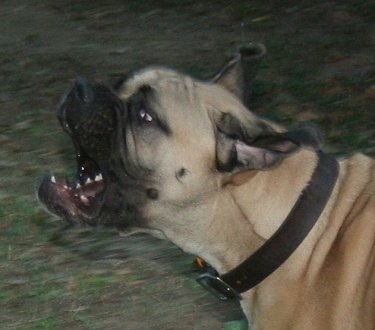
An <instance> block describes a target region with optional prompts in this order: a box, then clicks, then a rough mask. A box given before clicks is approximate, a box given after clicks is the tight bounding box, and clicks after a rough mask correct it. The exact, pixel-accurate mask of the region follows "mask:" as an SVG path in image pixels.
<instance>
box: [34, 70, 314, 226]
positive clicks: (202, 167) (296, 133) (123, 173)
mask: <svg viewBox="0 0 375 330" xmlns="http://www.w3.org/2000/svg"><path fill="white" fill-rule="evenodd" d="M236 70H237V71H236ZM236 70H231V68H227V69H226V70H225V71H223V72H222V73H221V74H219V75H217V76H216V77H215V79H214V80H213V81H210V82H202V81H198V80H195V79H193V78H191V77H189V76H186V75H183V74H180V73H178V72H176V71H173V70H168V69H164V68H149V69H146V70H143V71H139V72H136V73H134V74H132V75H130V76H128V78H127V79H125V80H124V81H122V82H121V83H120V84H119V85H118V86H117V88H116V89H111V88H108V87H106V86H103V85H101V84H95V83H90V82H88V81H86V80H84V79H79V80H77V81H76V82H75V84H74V86H73V89H72V90H71V91H70V92H69V93H68V94H67V95H66V96H65V98H64V99H63V101H62V104H61V105H60V108H59V110H58V117H59V120H60V123H61V125H62V127H63V129H64V130H65V131H66V132H67V133H68V134H69V135H70V136H71V138H72V140H73V143H74V146H75V149H76V157H77V175H76V178H75V179H74V180H73V182H68V181H66V180H56V179H55V178H54V177H49V178H46V179H45V180H44V181H43V182H42V184H41V186H40V188H39V192H38V195H39V198H40V200H41V201H42V203H44V204H45V205H46V207H47V208H48V209H49V210H50V211H51V212H53V213H55V214H57V215H58V216H60V217H63V218H65V219H66V220H68V221H69V222H71V223H86V224H90V225H113V226H116V227H118V228H121V229H124V228H133V227H137V228H149V229H154V230H158V231H161V232H164V231H165V230H166V228H167V227H169V226H170V225H171V224H172V223H173V226H180V228H185V227H186V228H189V229H188V230H189V231H191V230H192V229H191V228H192V227H197V228H199V225H198V224H199V222H203V221H205V220H206V219H205V217H206V216H208V213H209V211H210V210H209V208H207V205H209V204H210V200H212V198H213V197H214V196H216V195H217V194H218V193H220V191H221V190H222V189H224V188H223V187H225V186H226V185H228V184H230V183H231V182H242V181H241V180H240V181H238V180H237V181H236V180H235V178H236V177H238V176H239V175H242V174H243V173H246V172H248V171H257V170H267V169H270V168H272V167H274V166H277V164H278V163H280V162H281V161H282V160H283V159H284V158H285V157H287V156H288V155H290V154H291V153H293V152H295V151H296V150H298V149H299V148H300V147H301V146H302V145H312V146H315V145H316V144H317V135H316V133H315V131H314V130H312V129H310V128H305V127H304V128H299V129H296V130H293V131H287V130H284V129H282V128H279V127H278V126H276V125H274V124H271V123H270V122H268V121H265V120H263V119H261V118H259V117H257V116H256V115H254V114H253V113H252V112H250V111H249V110H248V109H247V108H246V107H245V106H244V105H243V103H242V102H241V100H240V99H239V98H238V97H237V96H236V95H235V93H233V86H235V87H236V90H237V94H238V90H239V87H238V84H236V83H235V82H236V77H238V74H237V73H238V68H236ZM231 74H232V76H230V75H231ZM228 82H230V84H228ZM183 221H186V222H189V225H188V226H185V225H186V222H185V223H183ZM192 222H195V224H196V226H195V225H194V226H192Z"/></svg>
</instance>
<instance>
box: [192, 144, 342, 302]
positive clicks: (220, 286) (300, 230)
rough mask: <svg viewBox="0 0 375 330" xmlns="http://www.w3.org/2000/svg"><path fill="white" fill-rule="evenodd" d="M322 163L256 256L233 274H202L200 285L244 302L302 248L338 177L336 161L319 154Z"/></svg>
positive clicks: (252, 256) (223, 298)
mask: <svg viewBox="0 0 375 330" xmlns="http://www.w3.org/2000/svg"><path fill="white" fill-rule="evenodd" d="M317 154H318V157H319V161H318V164H317V166H316V168H315V171H314V173H313V175H312V177H311V180H310V182H309V183H308V184H307V185H306V187H305V188H304V190H303V191H302V193H301V196H300V198H299V199H298V200H297V202H296V203H295V204H294V206H293V208H292V210H291V211H290V213H289V215H288V216H287V217H286V219H285V220H284V222H283V224H282V225H281V226H280V227H279V229H278V230H277V231H276V232H275V233H274V234H273V235H272V236H271V238H270V239H269V240H268V241H266V242H265V243H264V244H263V245H262V246H261V247H260V248H259V249H258V250H257V251H256V252H255V253H254V254H252V255H251V256H250V257H249V258H247V259H246V260H245V261H243V262H242V263H241V264H240V265H238V266H237V267H236V268H234V269H232V270H231V271H230V272H228V273H226V274H224V275H221V276H218V274H217V273H216V274H215V273H214V272H207V273H204V274H202V275H201V276H200V277H199V278H198V279H197V281H198V282H199V283H200V284H201V285H203V286H204V287H205V288H207V289H208V290H209V291H211V292H212V293H214V294H215V295H216V296H217V297H218V298H219V299H221V300H226V299H228V298H234V297H235V298H238V299H241V295H240V294H241V293H243V292H245V291H247V290H250V289H251V288H253V287H254V286H256V285H258V284H259V283H260V282H262V281H263V280H264V279H265V278H266V277H268V276H269V275H270V274H272V273H273V272H274V271H275V270H276V269H277V268H278V267H280V266H281V265H282V264H283V263H284V262H285V261H286V260H287V259H288V257H289V256H290V255H291V254H292V253H293V252H294V251H295V250H296V249H297V248H298V246H299V245H300V244H301V243H302V241H303V240H304V239H305V238H306V236H307V235H308V234H309V232H310V230H311V229H312V228H313V226H314V224H315V223H316V222H317V220H318V219H319V217H320V215H321V213H322V211H323V209H324V207H325V206H326V204H327V202H328V200H329V198H330V196H331V193H332V190H333V188H334V186H335V183H336V180H337V177H338V172H339V171H338V163H337V161H336V159H335V158H333V157H331V156H328V155H326V154H324V153H323V152H321V151H318V152H317Z"/></svg>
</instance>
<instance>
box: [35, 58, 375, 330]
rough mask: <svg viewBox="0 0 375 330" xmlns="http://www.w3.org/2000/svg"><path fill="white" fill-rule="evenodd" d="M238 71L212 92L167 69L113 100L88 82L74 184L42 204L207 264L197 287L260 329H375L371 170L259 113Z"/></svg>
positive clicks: (153, 71) (73, 107)
mask: <svg viewBox="0 0 375 330" xmlns="http://www.w3.org/2000/svg"><path fill="white" fill-rule="evenodd" d="M240 64H241V62H240V61H239V60H238V58H237V59H236V60H235V61H232V62H231V63H230V64H229V65H228V66H227V67H226V68H225V69H224V70H223V71H222V72H221V73H220V74H218V75H217V76H216V77H215V79H214V81H212V82H209V83H207V82H200V81H197V80H194V79H192V78H190V77H188V76H186V75H182V74H179V73H177V72H175V71H172V70H167V69H163V68H150V69H146V70H143V71H140V72H136V73H134V74H133V75H131V76H130V77H128V78H127V79H126V80H125V81H123V82H122V83H121V84H120V85H119V86H118V88H117V90H116V92H113V91H112V90H111V89H109V88H107V87H105V86H103V85H98V84H91V83H89V82H88V81H86V80H83V79H80V80H78V81H77V82H76V84H75V86H74V88H73V89H72V90H71V92H70V93H69V94H68V95H67V96H66V97H65V99H64V101H63V103H62V105H61V107H60V111H59V119H60V121H61V124H62V126H63V128H64V129H65V130H66V131H67V132H68V133H69V134H70V135H71V137H72V139H73V140H74V143H75V146H76V148H77V161H78V169H79V170H78V174H77V182H75V183H74V184H72V183H68V182H66V181H64V180H56V179H55V178H54V177H50V178H46V179H45V180H44V181H43V183H42V185H41V187H40V189H39V197H40V199H41V201H42V202H43V203H44V204H45V205H46V206H47V208H48V209H49V210H51V211H52V212H53V213H55V214H58V215H59V216H62V217H64V218H65V219H67V220H68V221H70V222H80V223H88V224H91V225H115V226H116V227H118V228H120V229H121V230H123V231H129V232H130V231H132V230H143V231H149V232H151V233H153V234H154V235H157V236H159V237H165V238H167V239H169V240H171V241H172V242H174V243H175V244H177V245H178V246H180V247H181V248H182V249H184V250H185V251H187V252H189V253H192V254H194V255H199V256H201V257H203V258H204V259H205V260H207V261H208V262H209V263H210V264H211V265H213V266H214V267H215V268H216V269H217V271H218V272H219V274H221V275H220V276H216V275H210V274H207V275H206V276H203V277H202V278H201V279H200V281H201V282H202V284H204V285H205V286H208V287H210V288H211V289H212V290H216V291H218V295H220V296H221V297H222V296H237V297H238V298H239V299H241V305H242V308H243V310H244V312H245V314H246V315H247V317H248V320H249V324H250V328H251V329H271V330H275V329H287V330H290V329H298V330H300V329H317V330H322V329H340V330H341V329H361V330H362V329H374V328H375V274H374V272H375V253H374V250H375V163H374V161H373V160H372V159H370V158H368V157H366V156H364V155H355V156H353V157H351V158H349V159H346V160H342V161H340V162H339V163H337V162H336V161H335V160H333V159H332V158H330V157H329V156H327V155H324V154H323V153H321V152H319V151H318V142H319V137H318V135H317V134H316V132H315V130H314V129H312V128H311V127H300V128H296V129H294V130H290V131H287V130H283V129H281V128H279V127H278V126H277V125H275V124H271V123H269V122H267V121H264V120H262V119H261V118H259V117H257V116H256V115H254V114H253V113H251V112H250V111H249V110H248V109H247V108H246V107H245V106H244V105H243V103H242V102H241V100H240V99H239V98H238V97H237V96H239V97H244V95H245V94H246V93H244V92H243V89H242V88H243V87H244V86H245V85H244V84H242V85H241V82H243V81H244V80H243V77H244V75H243V74H242V72H241V65H240ZM235 94H236V95H237V96H236V95H235Z"/></svg>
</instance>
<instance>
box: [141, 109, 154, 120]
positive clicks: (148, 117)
mask: <svg viewBox="0 0 375 330" xmlns="http://www.w3.org/2000/svg"><path fill="white" fill-rule="evenodd" d="M139 117H141V119H142V120H144V121H146V122H151V121H153V118H152V117H151V115H150V114H149V113H148V112H147V111H146V110H145V109H141V110H139Z"/></svg>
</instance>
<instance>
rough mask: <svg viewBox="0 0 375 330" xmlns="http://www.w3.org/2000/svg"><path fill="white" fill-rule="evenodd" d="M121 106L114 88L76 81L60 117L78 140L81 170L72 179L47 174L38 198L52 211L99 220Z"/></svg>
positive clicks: (77, 219)
mask: <svg viewBox="0 0 375 330" xmlns="http://www.w3.org/2000/svg"><path fill="white" fill-rule="evenodd" d="M121 106H122V105H121V101H120V100H119V99H118V98H117V96H116V95H115V94H114V93H113V92H112V90H111V89H110V88H107V87H106V86H104V85H101V84H96V83H90V82H89V81H87V80H86V79H83V78H79V79H77V80H76V82H75V83H74V86H73V88H72V89H71V90H70V91H69V92H68V93H67V94H66V95H65V97H64V98H63V100H62V103H61V104H60V107H59V109H58V112H57V116H58V119H59V122H60V124H61V126H62V128H63V130H64V131H65V132H66V133H67V134H68V135H69V136H70V137H71V138H72V141H73V143H74V146H75V151H76V159H77V173H76V175H75V177H74V179H72V180H68V179H58V178H56V177H55V176H54V175H49V176H47V177H45V178H44V180H43V181H42V183H41V185H40V187H39V190H38V197H39V200H40V201H41V202H42V203H43V204H44V205H45V206H46V207H47V209H48V210H49V211H51V212H52V213H53V214H56V215H57V216H59V217H62V218H64V219H65V220H67V221H68V222H70V223H80V224H82V223H85V224H89V225H96V224H97V223H98V219H99V217H100V213H101V211H102V208H103V205H104V203H105V201H104V199H105V198H104V197H105V188H106V186H107V185H108V182H107V183H106V182H105V181H106V173H103V168H104V167H106V165H104V164H105V163H107V162H108V159H109V158H110V149H111V141H112V138H113V135H114V132H115V127H116V116H115V113H116V110H115V109H117V108H121ZM107 181H108V176H107ZM105 183H106V184H105Z"/></svg>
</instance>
